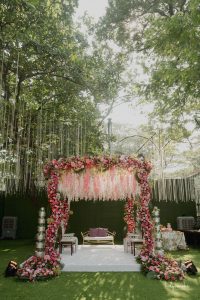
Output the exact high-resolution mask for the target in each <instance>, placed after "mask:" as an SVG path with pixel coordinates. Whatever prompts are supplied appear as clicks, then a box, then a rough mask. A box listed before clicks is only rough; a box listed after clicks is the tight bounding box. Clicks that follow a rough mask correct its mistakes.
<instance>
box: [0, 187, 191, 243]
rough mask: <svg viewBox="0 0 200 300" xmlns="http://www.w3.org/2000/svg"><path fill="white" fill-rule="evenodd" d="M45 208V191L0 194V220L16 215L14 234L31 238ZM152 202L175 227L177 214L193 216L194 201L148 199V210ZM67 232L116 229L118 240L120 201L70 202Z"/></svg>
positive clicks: (121, 229) (121, 228)
mask: <svg viewBox="0 0 200 300" xmlns="http://www.w3.org/2000/svg"><path fill="white" fill-rule="evenodd" d="M42 206H44V207H45V208H46V212H47V216H49V215H50V208H49V205H48V201H47V196H46V193H45V192H41V193H37V194H34V195H21V194H16V195H7V196H5V195H3V194H1V195H0V223H1V222H2V217H3V216H17V218H18V225H17V237H18V238H20V239H22V238H34V236H35V234H36V231H37V219H38V210H39V208H40V207H42ZM154 206H157V207H159V208H160V217H161V224H163V225H166V224H167V223H168V222H170V223H171V224H172V227H173V228H176V218H177V217H178V216H184V215H185V216H194V217H195V216H196V209H195V203H194V202H191V201H189V202H182V201H181V202H178V203H176V202H173V201H171V202H169V201H168V202H166V201H160V202H157V201H152V202H151V203H150V210H152V208H153V207H154ZM70 210H71V211H72V212H73V214H72V215H70V219H69V226H68V232H74V233H75V234H76V235H77V236H78V238H79V242H80V243H81V242H82V240H81V231H83V232H84V231H87V230H88V229H89V228H90V227H106V228H108V229H109V230H110V231H116V241H117V242H119V243H120V242H122V239H123V237H124V235H125V228H124V227H125V223H124V221H123V214H124V201H96V202H93V201H79V202H72V203H71V207H70ZM0 225H1V224H0Z"/></svg>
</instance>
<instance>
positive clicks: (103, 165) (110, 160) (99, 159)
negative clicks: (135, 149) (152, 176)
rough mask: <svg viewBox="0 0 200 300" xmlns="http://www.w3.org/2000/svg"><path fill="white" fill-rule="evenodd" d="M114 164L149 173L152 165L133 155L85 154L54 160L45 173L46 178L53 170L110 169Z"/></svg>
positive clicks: (47, 166)
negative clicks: (91, 155) (92, 155)
mask: <svg viewBox="0 0 200 300" xmlns="http://www.w3.org/2000/svg"><path fill="white" fill-rule="evenodd" d="M113 166H118V167H119V168H124V169H129V170H130V171H131V170H133V169H134V170H135V169H144V170H146V172H147V173H150V171H151V169H152V166H151V164H150V163H149V162H146V161H144V162H142V161H140V160H138V159H135V158H133V157H131V156H124V155H123V156H116V157H110V156H106V155H105V156H94V157H90V156H84V157H71V158H67V159H64V158H61V159H59V160H55V159H54V160H52V161H51V162H49V163H48V164H47V165H46V166H45V167H44V175H45V177H46V178H50V177H51V171H52V170H54V171H55V170H74V171H75V172H78V171H81V170H84V169H85V168H92V167H97V168H99V169H101V170H108V169H109V168H111V167H113Z"/></svg>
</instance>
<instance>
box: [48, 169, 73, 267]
mask: <svg viewBox="0 0 200 300" xmlns="http://www.w3.org/2000/svg"><path fill="white" fill-rule="evenodd" d="M58 180H59V175H58V174H57V173H56V172H54V171H52V172H51V177H50V179H49V182H48V199H49V203H50V206H51V210H52V215H51V217H50V218H49V219H50V222H49V224H48V228H47V230H46V239H45V254H47V255H49V256H50V257H51V259H52V260H53V261H54V264H55V265H56V264H58V263H59V260H60V258H59V257H60V255H59V253H58V252H57V251H56V249H55V243H56V237H57V231H58V229H59V227H60V225H61V222H63V224H64V226H65V227H66V226H67V221H68V218H69V209H68V202H67V201H66V200H62V199H61V195H60V193H58V191H57V189H58Z"/></svg>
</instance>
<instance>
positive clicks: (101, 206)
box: [67, 200, 125, 243]
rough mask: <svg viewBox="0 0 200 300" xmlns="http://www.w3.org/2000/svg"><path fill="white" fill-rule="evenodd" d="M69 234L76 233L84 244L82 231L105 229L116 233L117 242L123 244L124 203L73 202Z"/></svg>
mask: <svg viewBox="0 0 200 300" xmlns="http://www.w3.org/2000/svg"><path fill="white" fill-rule="evenodd" d="M70 210H72V211H73V215H70V219H69V226H68V230H67V231H68V232H74V233H75V234H76V235H77V237H78V238H79V241H80V242H81V243H82V238H81V231H82V232H84V231H87V230H88V229H89V228H95V227H105V228H108V230H109V231H111V232H113V231H115V232H116V238H115V240H116V241H117V242H121V241H122V240H123V237H124V234H125V228H124V227H125V223H124V220H123V216H124V201H83V200H82V201H79V202H72V203H71V207H70Z"/></svg>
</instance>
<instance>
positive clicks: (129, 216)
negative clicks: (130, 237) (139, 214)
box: [124, 199, 135, 232]
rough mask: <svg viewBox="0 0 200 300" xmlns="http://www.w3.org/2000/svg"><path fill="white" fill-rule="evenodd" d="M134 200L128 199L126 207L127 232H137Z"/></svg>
mask: <svg viewBox="0 0 200 300" xmlns="http://www.w3.org/2000/svg"><path fill="white" fill-rule="evenodd" d="M133 214H134V199H127V202H126V204H125V206H124V221H125V223H126V225H127V232H134V231H135V220H134V215H133Z"/></svg>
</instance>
